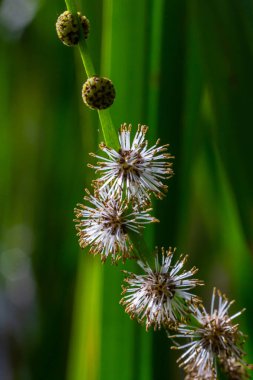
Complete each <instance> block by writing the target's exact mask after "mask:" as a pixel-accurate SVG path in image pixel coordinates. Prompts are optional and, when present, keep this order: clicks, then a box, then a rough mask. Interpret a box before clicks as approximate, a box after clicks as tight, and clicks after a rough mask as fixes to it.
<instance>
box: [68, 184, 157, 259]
mask: <svg viewBox="0 0 253 380" xmlns="http://www.w3.org/2000/svg"><path fill="white" fill-rule="evenodd" d="M86 193H87V196H85V197H84V200H85V201H86V202H87V203H89V204H90V205H89V206H88V205H82V204H79V205H78V208H76V209H75V214H76V216H77V218H78V219H77V220H76V222H77V225H76V228H77V230H78V236H79V244H80V246H81V247H82V248H84V247H86V246H90V252H91V253H93V254H94V255H96V254H100V255H101V259H102V261H105V260H106V259H107V257H108V256H109V255H110V256H111V258H112V261H113V262H115V261H117V260H118V259H119V258H122V259H123V260H125V259H126V258H128V257H129V256H130V253H131V250H132V244H131V242H130V239H129V232H130V231H132V232H134V233H139V231H140V229H141V228H143V227H144V225H145V224H148V223H151V222H157V221H158V220H157V219H155V218H153V217H152V216H151V215H150V214H149V212H150V211H151V209H147V210H142V211H140V210H137V209H131V208H130V206H129V204H128V202H127V201H126V200H124V201H122V200H121V199H120V198H119V197H116V196H112V195H109V194H108V189H107V188H104V189H103V190H101V191H95V194H94V195H92V194H90V192H89V191H88V190H86Z"/></svg>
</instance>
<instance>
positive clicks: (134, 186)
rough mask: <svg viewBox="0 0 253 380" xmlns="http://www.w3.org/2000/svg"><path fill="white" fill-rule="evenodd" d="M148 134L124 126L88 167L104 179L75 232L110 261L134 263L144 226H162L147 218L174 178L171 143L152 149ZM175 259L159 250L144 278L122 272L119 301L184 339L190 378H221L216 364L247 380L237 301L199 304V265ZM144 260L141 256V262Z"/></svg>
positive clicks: (79, 211) (144, 265)
mask: <svg viewBox="0 0 253 380" xmlns="http://www.w3.org/2000/svg"><path fill="white" fill-rule="evenodd" d="M146 132H147V126H143V125H139V126H138V130H137V132H136V134H135V136H134V138H133V141H132V143H131V126H130V125H126V124H123V125H122V126H121V128H120V131H119V144H120V147H119V149H118V151H116V150H114V149H112V148H110V147H108V146H106V145H105V144H104V143H101V144H100V149H101V150H102V151H103V152H104V155H103V154H101V155H97V154H93V153H91V156H92V157H95V158H97V159H99V160H100V161H99V162H97V163H96V164H95V165H88V166H89V167H91V168H93V169H95V171H96V173H99V174H100V177H99V178H97V179H96V180H95V182H94V194H93V195H92V194H91V193H90V192H89V191H88V190H86V193H87V195H86V196H85V197H84V200H85V201H86V203H87V205H86V204H85V205H78V208H76V209H75V214H76V217H77V219H76V222H77V226H76V227H77V230H78V236H79V243H80V245H81V247H86V246H89V247H90V252H91V253H92V254H95V255H96V254H99V255H100V256H101V259H102V261H103V262H104V261H106V259H107V258H108V257H110V258H111V260H112V262H113V263H116V262H117V261H118V260H119V259H122V260H123V261H125V260H126V259H127V258H130V257H132V258H136V256H133V255H132V253H133V252H135V249H136V247H135V244H134V242H135V238H134V235H136V234H140V232H141V229H142V228H143V227H144V225H145V224H148V223H152V222H156V221H157V220H156V219H155V218H154V217H152V216H151V215H150V212H151V211H152V209H150V205H151V198H152V195H155V196H156V197H157V198H162V197H163V195H164V193H165V192H166V190H167V186H165V185H164V183H163V181H164V179H166V178H170V177H171V176H172V175H173V171H172V167H171V166H172V163H171V159H172V158H173V157H172V156H171V155H170V154H169V153H167V148H168V146H167V145H163V146H159V141H157V143H156V144H155V145H154V146H152V147H148V142H147V141H146V139H145V135H146ZM174 254H175V250H172V249H171V248H170V249H168V250H165V249H164V248H161V250H160V251H159V249H158V248H156V250H155V254H154V260H155V265H154V268H152V267H151V266H150V265H149V264H148V262H147V260H146V259H145V258H144V259H137V262H138V264H139V266H140V268H141V269H142V271H143V273H142V274H140V275H137V274H134V273H130V272H127V271H124V273H125V275H126V277H125V283H126V285H124V286H122V288H123V293H122V294H123V297H122V299H121V304H122V305H124V307H125V311H126V312H127V313H128V314H129V315H130V317H131V318H133V319H136V320H137V321H138V322H140V323H144V324H145V325H146V329H147V330H148V329H149V328H150V327H153V328H154V330H156V329H161V328H164V329H165V330H166V331H167V333H168V336H169V337H170V338H171V339H173V340H175V339H176V338H182V337H183V338H185V339H186V340H187V343H185V344H183V345H178V344H177V345H176V346H173V347H172V348H174V349H183V350H185V352H184V353H183V354H182V355H181V357H180V358H179V360H178V363H179V365H180V366H181V367H183V369H184V371H185V374H186V377H185V379H186V380H187V379H188V380H189V379H196V380H204V379H208V380H214V379H217V364H219V365H220V368H221V369H222V370H223V371H224V372H225V373H227V374H228V377H229V378H230V379H234V380H236V379H238V380H239V379H240V380H242V379H247V378H249V376H248V368H250V366H249V365H248V364H247V363H246V362H245V361H244V359H243V357H244V352H243V350H242V345H243V343H244V340H245V335H244V334H243V333H242V332H241V331H240V330H239V326H238V324H234V323H233V320H234V319H235V318H236V317H238V316H239V315H240V314H242V312H243V310H242V311H240V312H238V313H236V314H234V315H232V316H231V317H230V316H229V314H228V310H229V308H230V306H231V304H232V303H233V302H228V300H227V298H226V297H225V296H224V295H222V294H221V293H220V292H219V291H218V292H217V291H216V289H214V291H213V296H212V301H211V310H210V312H209V313H208V312H207V311H206V309H205V308H204V306H203V305H202V303H201V299H200V298H199V297H197V296H196V295H194V294H193V293H192V292H191V290H192V289H193V288H195V287H196V286H198V285H203V282H202V281H200V280H198V279H195V278H192V277H193V276H194V275H195V274H196V272H197V271H198V270H197V268H196V267H193V268H191V269H190V270H185V269H183V268H184V266H185V263H186V261H187V256H182V255H181V256H180V257H179V258H178V260H177V261H175V262H174V260H173V256H174ZM137 255H138V252H137ZM143 256H144V257H145V255H144V254H143V252H141V254H139V257H143ZM217 293H218V304H217V306H216V296H217ZM171 331H173V335H171Z"/></svg>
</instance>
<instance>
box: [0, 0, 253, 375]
mask: <svg viewBox="0 0 253 380" xmlns="http://www.w3.org/2000/svg"><path fill="white" fill-rule="evenodd" d="M79 9H81V10H82V11H83V13H85V14H86V15H87V16H88V18H89V19H90V22H91V33H90V38H89V40H88V45H89V49H90V53H91V55H92V57H93V60H94V64H95V67H96V70H97V73H98V74H101V75H105V76H109V77H110V78H111V79H112V80H113V82H114V84H115V86H116V90H117V98H116V101H115V104H114V105H113V107H112V108H111V114H112V118H113V121H114V123H115V125H116V126H117V127H118V126H119V125H120V124H121V123H123V122H127V123H132V124H133V125H137V124H138V123H142V124H147V125H149V126H150V130H149V134H148V136H149V139H150V141H151V142H154V141H155V139H157V138H158V137H161V142H162V143H164V144H165V143H168V142H169V143H170V144H171V146H170V152H171V153H172V154H173V155H175V156H176V159H175V164H174V169H175V176H174V177H173V178H172V179H171V180H170V183H169V185H170V189H169V193H168V196H167V198H166V199H165V200H164V201H162V202H161V201H159V202H157V203H156V205H155V215H156V216H157V217H158V218H159V219H160V221H161V223H160V224H159V225H157V226H156V227H155V229H152V228H151V227H149V228H147V230H146V237H147V240H148V244H149V246H150V249H152V248H153V247H154V246H155V245H164V246H166V247H167V246H173V247H174V246H176V247H177V249H178V252H184V253H189V254H190V260H189V261H190V263H189V267H190V265H196V266H198V267H199V268H200V271H199V277H200V278H201V279H204V280H205V282H206V287H205V288H203V289H202V290H201V291H202V292H201V295H202V296H203V298H204V300H205V301H206V304H207V305H208V304H209V299H210V294H211V290H212V286H213V285H216V286H217V287H219V288H220V289H221V290H222V291H224V292H226V294H227V295H228V296H229V297H230V298H235V299H236V300H237V303H236V306H235V307H234V309H233V310H234V311H235V310H237V309H239V308H241V307H244V306H245V307H247V311H246V313H245V314H244V315H243V316H242V317H241V328H242V330H243V331H244V332H246V333H247V334H248V335H249V339H248V343H247V347H246V350H247V352H248V360H249V361H251V362H253V327H252V322H251V321H252V315H253V296H252V294H253V276H252V273H253V262H252V246H253V245H252V243H253V175H252V174H253V170H252V164H253V160H252V151H253V148H252V144H253V142H252V140H253V70H252V68H253V1H252V0H206V1H203V0H188V1H186V0H139V1H136V0H135V1H133V0H121V1H116V0H104V1H103V0H97V1H85V0H82V1H80V2H79ZM64 10H65V5H64V1H63V0H55V1H51V2H50V1H38V0H3V1H1V3H0V30H1V41H0V46H1V59H0V82H1V85H0V159H1V161H0V165H1V172H0V207H1V211H0V215H1V227H0V379H1V380H28V379H33V380H42V379H43V380H44V379H47V380H51V379H54V380H62V379H66V380H86V379H87V380H99V379H100V380H114V379H122V380H151V379H152V380H157V379H172V380H178V379H182V378H183V375H182V373H180V371H179V370H178V368H177V367H176V364H175V359H176V357H177V356H178V353H175V352H170V350H169V346H170V342H169V341H168V340H167V338H166V336H165V333H164V332H157V333H155V334H153V333H152V332H149V333H146V332H145V329H144V328H141V327H140V326H139V325H137V323H136V322H133V321H131V320H130V319H129V317H128V316H127V315H126V314H125V313H124V310H123V308H122V307H121V306H120V305H119V304H118V302H119V299H120V292H121V283H122V277H123V275H122V273H121V272H120V269H122V267H123V266H122V265H119V267H118V268H117V267H113V266H112V265H111V264H110V262H108V263H106V264H105V265H101V263H100V260H99V257H96V258H94V257H91V256H89V255H87V252H81V251H80V250H79V247H78V243H77V238H76V236H75V229H74V223H73V222H72V219H73V208H74V207H75V205H76V203H78V202H81V199H82V196H83V193H84V192H83V189H84V187H86V186H89V183H90V181H91V178H92V175H93V173H92V171H91V170H90V169H88V168H86V163H87V162H89V161H90V157H89V156H88V153H89V152H90V151H96V150H97V143H98V142H100V141H101V138H102V137H101V134H100V127H99V122H98V117H97V114H96V113H95V112H93V111H90V110H88V109H86V108H85V107H84V105H83V104H82V100H81V87H82V83H83V82H84V81H85V78H86V76H85V73H84V70H83V67H82V65H81V60H80V56H79V52H78V49H71V48H67V47H66V46H64V45H62V44H61V43H60V41H58V40H57V37H56V33H55V21H56V18H57V17H58V15H59V14H60V13H61V12H62V11H64ZM126 267H127V269H129V268H133V265H132V264H129V263H127V264H126Z"/></svg>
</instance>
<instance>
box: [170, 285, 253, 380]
mask: <svg viewBox="0 0 253 380" xmlns="http://www.w3.org/2000/svg"><path fill="white" fill-rule="evenodd" d="M217 294H218V300H217V298H216V295H217ZM233 303H234V301H231V302H229V301H228V299H227V298H226V296H225V295H222V294H221V292H220V291H216V288H214V289H213V295H212V301H211V310H210V313H208V312H207V311H206V309H205V308H204V306H203V305H201V306H198V307H196V306H191V309H192V312H193V314H194V317H195V319H196V323H197V326H190V325H179V327H178V333H177V334H176V335H173V336H170V337H171V338H182V337H184V338H190V342H188V343H186V344H184V345H182V346H176V347H172V348H174V349H186V350H185V352H184V353H183V354H182V355H181V357H180V358H179V359H178V363H179V365H180V366H181V367H183V368H184V370H185V371H186V373H187V374H188V376H191V374H192V373H194V374H195V378H196V379H203V378H204V377H203V376H207V378H208V379H209V377H208V375H210V371H212V376H213V377H210V379H216V376H217V368H216V367H217V362H220V363H221V362H222V366H223V367H224V366H225V365H226V364H229V361H231V358H233V360H236V361H237V362H238V363H240V365H241V366H243V367H244V368H246V366H247V364H246V363H244V361H243V359H242V358H243V356H244V352H243V350H242V345H243V343H244V339H245V335H244V334H243V333H242V332H241V331H240V330H239V325H238V324H234V323H233V320H234V319H235V318H236V317H238V316H239V315H241V314H242V312H243V311H244V310H241V311H239V312H238V313H236V314H234V315H232V316H231V317H230V316H229V315H228V310H229V308H230V306H231V305H232V304H233ZM226 368H227V369H228V370H229V366H228V365H227V367H226ZM230 370H231V372H232V365H231V366H230ZM210 376H211V375H210ZM189 378H191V377H189Z"/></svg>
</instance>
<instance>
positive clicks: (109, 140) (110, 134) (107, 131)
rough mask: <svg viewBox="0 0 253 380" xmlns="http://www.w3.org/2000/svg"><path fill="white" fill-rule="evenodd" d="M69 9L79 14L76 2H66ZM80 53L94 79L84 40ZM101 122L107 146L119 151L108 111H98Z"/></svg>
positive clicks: (69, 0) (81, 41) (81, 42)
mask: <svg viewBox="0 0 253 380" xmlns="http://www.w3.org/2000/svg"><path fill="white" fill-rule="evenodd" d="M65 3H66V6H67V9H68V11H69V12H71V13H72V14H76V13H77V8H76V4H75V1H74V0H65ZM80 30H81V33H83V31H82V28H81V27H80ZM79 51H80V55H81V58H82V62H83V65H84V69H85V72H86V75H87V77H88V78H89V77H92V76H94V75H95V69H94V66H93V63H92V59H91V57H90V54H89V51H88V46H87V44H86V42H85V39H84V38H81V39H80V42H79ZM98 115H99V120H100V123H101V127H102V132H103V136H104V140H105V143H106V145H108V146H110V147H111V148H114V149H115V150H118V149H119V141H118V136H117V133H116V131H115V128H114V126H113V123H112V119H111V115H110V112H109V110H108V109H106V110H102V111H100V110H98Z"/></svg>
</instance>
